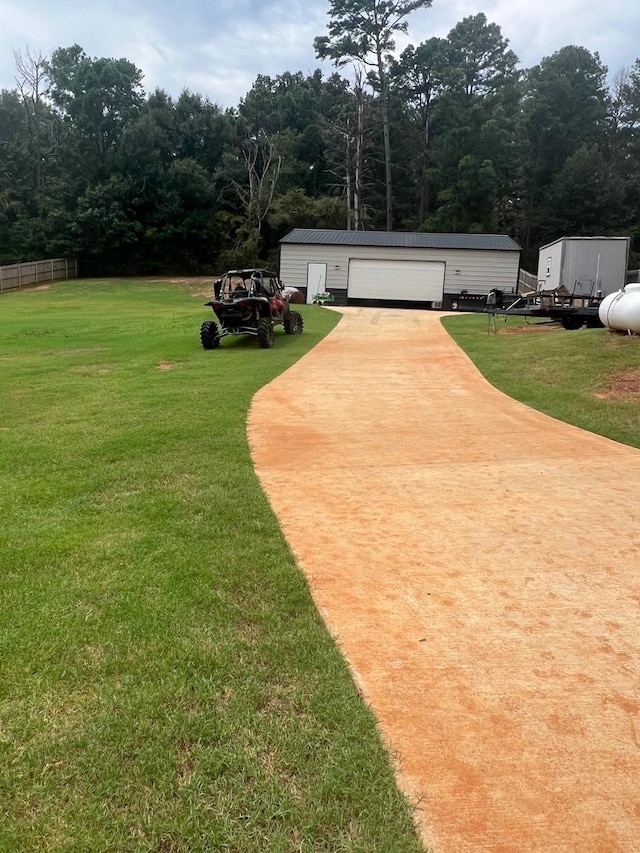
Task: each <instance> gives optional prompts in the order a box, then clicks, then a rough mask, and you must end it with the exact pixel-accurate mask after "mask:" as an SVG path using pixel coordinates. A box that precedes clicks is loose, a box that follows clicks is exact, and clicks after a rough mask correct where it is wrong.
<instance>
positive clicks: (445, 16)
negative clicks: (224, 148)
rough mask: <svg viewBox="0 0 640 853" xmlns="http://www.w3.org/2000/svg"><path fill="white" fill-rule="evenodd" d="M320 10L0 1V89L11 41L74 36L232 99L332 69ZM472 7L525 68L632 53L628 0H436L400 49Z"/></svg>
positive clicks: (234, 3) (322, 0) (191, 2)
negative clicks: (568, 55)
mask: <svg viewBox="0 0 640 853" xmlns="http://www.w3.org/2000/svg"><path fill="white" fill-rule="evenodd" d="M328 10H329V2H328V0H286V2H285V0H264V2H260V0H213V2H212V0H207V2H205V0H181V2H180V3H175V2H169V0H155V2H154V0H110V2H104V0H92V2H91V3H90V4H89V3H80V2H78V0H76V2H74V0H56V3H55V4H54V3H51V2H50V0H47V2H45V0H21V2H20V4H19V5H18V4H16V3H15V0H0V20H1V21H2V28H1V29H0V88H12V87H13V86H14V85H15V84H14V76H15V67H14V62H13V54H12V50H13V49H21V50H23V51H24V49H25V47H26V46H27V45H29V46H30V48H31V49H32V50H33V51H35V52H38V51H41V52H42V53H45V54H50V53H51V52H52V51H53V50H54V49H55V48H57V47H68V46H70V45H72V44H74V43H76V44H79V45H81V46H82V47H83V48H84V50H85V52H86V53H87V54H88V55H89V56H113V57H126V58H127V59H129V60H131V61H132V62H133V63H135V65H137V66H138V68H140V69H141V70H142V72H143V73H144V85H145V89H146V91H148V92H150V91H153V89H154V88H156V87H159V88H163V89H165V90H167V91H168V92H169V93H170V94H171V95H173V96H174V97H175V96H177V95H179V94H180V92H181V91H182V90H183V89H185V88H188V89H190V90H191V91H194V92H199V93H201V94H202V95H205V96H207V97H209V98H211V100H213V101H215V102H217V103H219V104H220V105H221V106H223V107H231V106H236V105H237V104H238V103H239V101H240V99H241V98H242V97H243V96H244V95H245V94H246V93H247V92H248V90H249V89H250V88H251V85H252V84H253V82H254V81H255V79H256V77H257V76H258V74H264V75H269V76H271V77H275V76H276V75H278V74H282V73H284V72H285V71H291V72H295V71H302V72H303V73H305V74H307V73H312V72H313V71H314V70H315V69H316V68H318V67H321V68H323V69H324V70H325V71H327V72H329V71H330V70H331V65H330V64H329V63H326V62H325V63H322V62H320V61H319V60H317V59H316V57H315V53H314V50H313V39H314V37H315V36H318V35H323V34H325V33H326V27H327V24H328V22H329V16H328V14H327V12H328ZM479 11H484V12H485V14H486V15H487V18H488V19H489V20H490V21H493V22H495V23H497V24H499V25H500V27H501V28H502V34H503V35H504V37H505V38H507V39H509V41H510V46H511V48H512V49H513V50H514V51H515V53H516V54H517V55H518V57H519V59H520V62H521V65H522V66H523V67H528V66H530V65H534V64H536V63H538V62H539V61H540V59H541V58H542V57H543V56H548V55H550V54H551V53H553V52H554V51H556V50H558V49H559V48H560V47H562V46H563V45H566V44H580V45H583V46H584V47H586V48H588V49H589V50H591V51H598V52H599V53H600V56H601V59H602V61H603V62H604V63H605V64H607V65H608V66H609V68H610V71H611V72H612V73H613V72H615V71H617V70H618V69H619V68H620V67H621V66H623V65H631V64H633V62H634V61H635V59H636V58H637V57H638V55H639V54H640V4H638V3H637V2H636V0H634V2H631V0H609V2H608V3H606V4H605V3H599V4H595V3H593V4H586V3H585V2H584V0H538V2H537V3H531V2H530V0H487V2H484V3H483V5H482V7H481V8H479V7H478V5H477V0H446V2H445V0H434V2H433V5H432V7H431V8H429V9H419V10H417V11H416V12H414V13H413V14H412V15H411V16H410V18H409V19H408V23H409V37H408V39H401V38H398V40H397V41H398V48H399V49H401V48H402V47H403V46H405V45H406V44H407V43H408V41H410V42H412V43H413V44H418V43H419V42H421V41H424V40H425V39H427V38H430V37H431V36H434V35H437V36H446V35H447V33H448V32H449V30H451V28H452V27H453V26H455V24H456V23H457V22H458V21H460V20H462V18H464V17H466V16H468V15H475V14H477V13H478V12H479Z"/></svg>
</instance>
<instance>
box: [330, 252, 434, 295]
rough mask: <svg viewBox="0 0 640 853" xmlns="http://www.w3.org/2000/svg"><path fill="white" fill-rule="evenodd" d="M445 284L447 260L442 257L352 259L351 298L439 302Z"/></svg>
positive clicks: (350, 270)
mask: <svg viewBox="0 0 640 853" xmlns="http://www.w3.org/2000/svg"><path fill="white" fill-rule="evenodd" d="M443 287H444V263H441V262H439V261H362V260H359V259H353V260H351V261H350V262H349V289H348V291H347V294H348V296H349V297H350V298H351V299H376V300H381V301H383V300H385V299H387V300H393V301H396V300H398V301H406V302H440V301H441V300H442V289H443Z"/></svg>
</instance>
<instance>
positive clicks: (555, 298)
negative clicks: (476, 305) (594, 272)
mask: <svg viewBox="0 0 640 853" xmlns="http://www.w3.org/2000/svg"><path fill="white" fill-rule="evenodd" d="M602 299H603V297H602V295H601V294H596V295H594V296H591V295H589V296H587V295H585V294H580V293H569V292H568V291H567V290H566V288H564V287H563V286H561V287H559V288H556V289H555V290H552V291H545V290H539V291H535V292H532V293H526V294H520V295H516V296H515V297H513V296H511V297H509V299H508V300H506V301H505V300H504V299H503V298H502V297H501V295H500V293H499V292H497V293H496V291H491V292H490V293H489V295H488V296H487V302H486V305H485V307H484V312H485V313H486V314H493V315H496V314H501V315H504V316H505V317H506V316H511V317H531V318H538V319H541V320H549V321H553V322H559V323H561V324H562V328H563V329H567V330H569V331H573V330H575V329H581V328H582V327H583V326H584V325H586V326H588V327H589V328H601V327H602V323H601V322H600V317H599V316H598V308H599V307H600V303H601V302H602Z"/></svg>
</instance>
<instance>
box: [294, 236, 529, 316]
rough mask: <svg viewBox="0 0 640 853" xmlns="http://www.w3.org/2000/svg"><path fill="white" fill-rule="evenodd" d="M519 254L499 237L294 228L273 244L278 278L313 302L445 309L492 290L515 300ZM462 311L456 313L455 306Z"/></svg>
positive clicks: (515, 246) (507, 240) (506, 239)
mask: <svg viewBox="0 0 640 853" xmlns="http://www.w3.org/2000/svg"><path fill="white" fill-rule="evenodd" d="M519 267H520V247H519V246H518V244H517V243H516V242H514V241H513V240H512V239H511V237H507V236H505V235H501V234H430V233H421V232H419V233H411V232H400V231H333V230H324V229H312V228H296V229H294V230H293V231H292V232H291V233H290V234H288V235H287V236H286V237H284V238H283V239H282V240H281V241H280V278H281V279H282V281H283V282H284V283H285V285H289V286H291V287H297V288H298V289H299V290H301V291H303V292H304V293H305V295H306V301H307V302H312V301H313V297H314V296H315V295H316V294H317V293H322V292H325V293H331V294H333V296H334V300H335V303H336V304H337V305H393V304H404V305H407V304H414V305H416V306H421V307H428V308H431V307H434V308H440V307H443V308H448V307H450V306H451V305H452V304H454V303H455V304H456V305H457V304H458V302H459V301H460V299H461V294H462V302H464V301H468V302H470V303H471V304H472V303H473V301H474V298H475V299H476V300H477V301H481V302H482V304H484V297H485V296H486V295H487V293H489V291H490V290H492V289H493V288H497V289H499V290H502V291H503V292H504V293H515V292H516V291H517V286H518V271H519ZM460 307H462V306H460Z"/></svg>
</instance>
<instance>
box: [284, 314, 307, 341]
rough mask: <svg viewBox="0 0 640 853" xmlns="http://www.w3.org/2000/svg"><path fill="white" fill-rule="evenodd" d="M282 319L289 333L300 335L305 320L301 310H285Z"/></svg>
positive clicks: (285, 329) (286, 331)
mask: <svg viewBox="0 0 640 853" xmlns="http://www.w3.org/2000/svg"><path fill="white" fill-rule="evenodd" d="M282 320H283V323H284V331H285V333H286V334H287V335H299V334H300V332H302V330H303V329H304V320H303V319H302V314H301V313H300V312H299V311H285V313H284V317H283V318H282Z"/></svg>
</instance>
